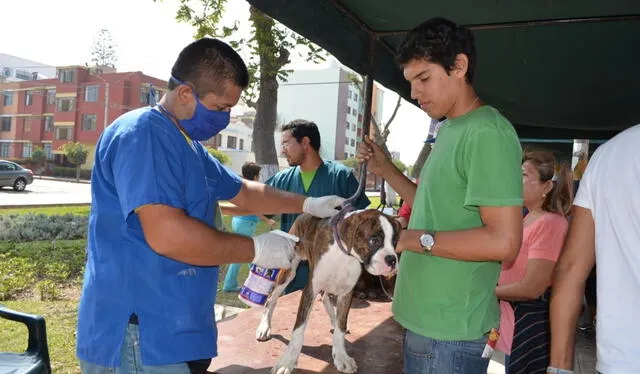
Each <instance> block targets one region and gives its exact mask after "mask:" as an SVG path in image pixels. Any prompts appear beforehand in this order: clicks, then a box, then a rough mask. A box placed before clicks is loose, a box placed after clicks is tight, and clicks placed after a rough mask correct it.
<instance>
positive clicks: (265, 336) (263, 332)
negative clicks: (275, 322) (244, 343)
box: [256, 322, 271, 342]
mask: <svg viewBox="0 0 640 374" xmlns="http://www.w3.org/2000/svg"><path fill="white" fill-rule="evenodd" d="M269 339H271V327H270V326H269V324H268V323H266V322H260V325H259V326H258V328H257V329H256V340H257V341H259V342H266V341H267V340H269Z"/></svg>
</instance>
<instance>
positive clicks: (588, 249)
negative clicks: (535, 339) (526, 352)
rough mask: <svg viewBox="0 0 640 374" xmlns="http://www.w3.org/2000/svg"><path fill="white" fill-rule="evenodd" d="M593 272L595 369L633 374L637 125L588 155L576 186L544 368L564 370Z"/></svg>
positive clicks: (639, 330) (639, 340) (638, 369)
mask: <svg viewBox="0 0 640 374" xmlns="http://www.w3.org/2000/svg"><path fill="white" fill-rule="evenodd" d="M596 261H597V263H598V272H597V292H598V300H597V308H598V315H597V323H596V344H597V366H596V369H597V370H598V372H600V373H602V374H631V373H640V323H638V316H639V315H640V125H636V126H634V127H631V128H629V129H627V130H625V131H623V132H621V133H620V134H618V135H617V136H615V137H614V138H612V139H611V140H610V141H608V142H607V143H605V144H603V145H602V146H600V148H598V149H597V150H596V152H595V153H594V155H593V157H592V158H591V160H590V162H589V165H588V166H587V169H586V172H585V174H584V176H583V178H582V181H581V182H580V187H579V188H578V193H577V195H576V198H575V200H574V207H573V218H572V220H571V225H570V228H569V234H568V236H567V241H566V243H565V248H564V252H563V254H562V256H561V257H560V260H559V263H558V266H557V268H556V278H555V282H554V286H553V294H552V297H551V363H550V367H549V368H548V369H547V373H562V374H564V373H572V372H573V371H572V370H573V360H574V343H575V341H574V339H575V326H576V321H577V318H578V315H579V314H580V307H581V305H582V296H583V295H584V283H585V280H586V279H587V277H588V275H589V273H590V271H591V268H592V267H593V265H594V263H595V262H596Z"/></svg>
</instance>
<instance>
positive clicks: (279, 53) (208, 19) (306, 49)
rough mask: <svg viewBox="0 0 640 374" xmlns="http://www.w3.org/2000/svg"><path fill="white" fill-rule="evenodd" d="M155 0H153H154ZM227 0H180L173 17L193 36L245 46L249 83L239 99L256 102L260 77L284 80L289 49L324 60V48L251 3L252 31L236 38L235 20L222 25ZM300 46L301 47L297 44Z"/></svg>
mask: <svg viewBox="0 0 640 374" xmlns="http://www.w3.org/2000/svg"><path fill="white" fill-rule="evenodd" d="M154 1H157V0H154ZM227 2H228V1H227V0H180V7H179V8H178V11H177V13H176V20H178V21H179V22H183V23H186V24H189V25H191V26H193V27H194V28H195V29H196V32H195V35H194V36H195V37H196V38H202V37H205V36H212V37H215V38H221V39H224V40H226V41H227V42H228V43H229V44H230V45H231V46H232V47H233V48H234V49H236V50H240V49H243V48H244V49H246V51H247V52H248V55H249V56H250V57H249V59H248V61H246V62H247V68H248V69H249V74H250V77H251V84H250V87H249V88H248V89H247V90H245V92H244V95H243V101H244V102H245V103H247V105H249V106H254V105H255V103H256V101H257V100H256V97H257V93H258V92H257V91H258V85H259V82H260V79H265V78H273V79H275V78H276V77H278V78H280V79H282V80H286V78H287V76H288V75H289V74H290V73H291V71H290V70H286V69H283V67H284V66H285V65H286V64H287V63H289V62H290V61H289V56H290V53H291V51H299V53H298V54H299V57H300V58H302V59H304V60H305V61H324V60H325V59H326V52H324V50H323V49H322V48H320V47H318V46H316V45H314V44H313V43H311V42H310V41H308V40H307V39H305V38H304V37H302V36H300V35H298V34H296V33H294V32H293V31H291V30H289V29H288V28H286V27H284V26H283V25H281V24H279V23H276V22H275V21H274V20H273V19H272V18H271V17H269V16H267V15H266V14H264V13H262V12H260V11H259V10H257V9H255V8H253V7H251V10H250V13H251V14H250V16H249V20H250V22H251V26H252V27H251V29H252V35H251V37H250V38H249V39H245V38H237V37H236V35H238V26H239V24H240V21H239V20H235V21H234V22H233V24H230V25H224V24H223V22H222V18H223V15H224V11H225V9H228V8H229V7H230V6H231V5H227ZM298 47H303V48H298Z"/></svg>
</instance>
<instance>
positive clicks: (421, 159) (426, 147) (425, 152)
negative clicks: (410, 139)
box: [411, 143, 431, 178]
mask: <svg viewBox="0 0 640 374" xmlns="http://www.w3.org/2000/svg"><path fill="white" fill-rule="evenodd" d="M429 153H431V143H424V144H423V145H422V150H421V151H420V154H419V155H418V158H417V159H416V162H415V163H414V164H413V171H412V175H411V176H412V177H414V178H418V177H419V176H420V172H421V171H422V167H423V166H424V163H425V162H426V161H427V158H428V157H429Z"/></svg>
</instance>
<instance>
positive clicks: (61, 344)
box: [0, 300, 80, 374]
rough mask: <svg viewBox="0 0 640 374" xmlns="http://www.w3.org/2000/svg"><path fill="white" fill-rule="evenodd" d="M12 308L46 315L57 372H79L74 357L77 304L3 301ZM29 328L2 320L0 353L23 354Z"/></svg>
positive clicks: (66, 302) (52, 361)
mask: <svg viewBox="0 0 640 374" xmlns="http://www.w3.org/2000/svg"><path fill="white" fill-rule="evenodd" d="M2 304H3V305H5V306H6V307H8V308H10V309H14V310H18V311H21V312H25V313H31V314H38V315H41V316H44V318H45V321H46V323H47V342H48V344H49V356H50V357H51V370H52V372H54V373H64V374H67V373H80V368H79V367H78V362H77V360H76V357H75V345H76V338H75V331H76V320H77V304H78V303H77V301H75V300H64V301H47V302H45V301H31V300H20V301H3V302H2ZM27 340H28V339H27V328H26V326H25V325H23V324H21V323H16V322H11V321H7V320H4V319H2V320H0V352H24V350H25V349H26V347H27Z"/></svg>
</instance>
